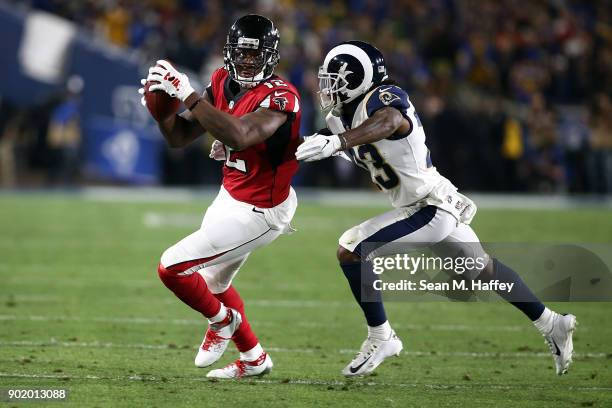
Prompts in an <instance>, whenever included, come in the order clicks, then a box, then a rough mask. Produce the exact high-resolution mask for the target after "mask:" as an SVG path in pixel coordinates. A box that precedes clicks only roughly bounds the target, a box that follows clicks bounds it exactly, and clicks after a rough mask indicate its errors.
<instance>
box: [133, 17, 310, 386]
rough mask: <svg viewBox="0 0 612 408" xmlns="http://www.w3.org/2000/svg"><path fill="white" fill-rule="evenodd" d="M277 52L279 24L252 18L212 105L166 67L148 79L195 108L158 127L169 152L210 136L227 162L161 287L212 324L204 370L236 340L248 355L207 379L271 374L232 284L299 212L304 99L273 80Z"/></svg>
mask: <svg viewBox="0 0 612 408" xmlns="http://www.w3.org/2000/svg"><path fill="white" fill-rule="evenodd" d="M278 43H279V34H278V30H277V28H276V27H275V26H274V24H273V23H272V21H270V20H269V19H267V18H265V17H262V16H258V15H247V16H244V17H241V18H239V19H238V20H237V21H236V22H235V23H234V24H233V25H232V27H231V28H230V30H229V34H228V36H227V44H226V46H225V48H224V50H223V53H224V63H225V66H224V67H223V68H219V69H218V70H216V71H215V72H214V73H213V75H212V78H211V82H210V85H209V86H208V87H207V89H206V92H204V94H203V95H199V94H198V93H196V92H195V91H194V90H193V88H192V87H191V85H190V84H189V80H188V78H187V76H186V75H185V74H183V73H181V72H179V71H177V70H176V69H175V68H174V67H173V66H172V65H171V64H170V63H168V62H167V61H164V60H160V61H157V65H156V66H154V67H151V68H150V69H149V75H148V77H147V80H148V81H156V82H158V83H157V84H155V85H152V86H151V87H150V90H151V91H155V90H157V91H164V92H167V93H168V94H169V95H170V96H173V97H177V98H179V99H180V100H181V101H182V102H183V104H184V105H185V107H186V108H187V109H186V110H185V111H184V112H182V113H180V114H178V115H174V116H172V117H170V118H168V119H166V120H164V121H162V122H159V128H160V130H161V132H162V134H163V135H164V137H165V138H166V140H167V141H168V143H169V145H170V146H172V147H182V146H185V145H187V144H189V143H190V142H192V141H193V140H195V139H196V138H198V137H199V136H201V135H202V134H204V133H205V132H206V131H208V132H209V133H210V134H211V135H212V136H213V137H214V138H215V139H216V140H215V142H214V144H213V147H212V150H211V154H210V157H212V158H214V159H217V160H224V161H225V164H224V166H223V185H222V186H221V190H220V192H219V194H218V195H217V197H216V198H215V200H214V201H213V203H212V204H211V205H210V207H208V209H207V210H206V213H205V215H204V219H203V221H202V225H201V227H200V229H199V230H197V231H195V232H194V233H192V234H191V235H189V236H187V237H185V238H184V239H182V240H181V241H179V242H178V243H176V244H175V245H173V246H171V247H170V248H168V249H167V250H166V251H165V252H164V253H163V255H162V256H161V261H160V264H159V268H158V274H159V277H160V279H161V280H162V282H163V283H164V284H165V285H166V286H167V287H168V288H169V289H170V290H171V291H172V292H174V294H175V295H176V296H177V297H178V298H179V299H181V300H182V301H183V302H184V303H186V304H187V305H189V306H190V307H192V308H193V309H195V310H197V311H198V312H200V313H202V314H203V315H204V317H206V318H207V319H208V322H209V326H208V330H207V331H206V335H205V337H204V340H203V342H202V345H201V346H200V348H199V350H198V354H197V356H196V358H195V364H196V366H198V367H206V366H209V365H211V364H213V363H215V362H216V361H217V360H219V358H221V356H222V355H223V352H224V351H225V349H226V348H227V346H228V344H229V342H230V340H233V341H234V342H235V344H236V347H237V348H238V350H239V351H240V357H239V359H238V360H236V361H235V362H234V363H232V364H229V365H228V366H226V367H223V368H221V369H217V370H212V371H210V372H209V373H208V374H207V376H208V377H215V378H240V377H245V376H253V375H261V374H265V373H267V372H269V371H270V369H271V368H272V360H271V359H270V356H269V355H268V354H267V353H266V352H265V351H264V350H263V348H262V347H261V345H260V344H259V342H258V340H257V337H256V336H255V334H254V333H253V331H252V330H251V327H250V326H249V323H248V321H247V318H246V315H245V313H244V304H243V301H242V299H241V298H240V295H239V294H238V292H237V291H236V289H235V288H234V287H233V286H232V279H233V278H234V276H235V275H236V273H237V272H238V270H239V268H240V267H241V266H242V265H243V264H244V262H245V261H246V258H247V257H248V256H249V254H250V252H251V251H253V250H254V249H256V248H259V247H262V246H264V245H267V244H269V243H270V242H272V241H273V240H274V239H276V238H277V237H278V236H279V235H281V234H283V233H289V232H291V230H292V229H291V225H290V221H291V219H292V217H293V214H294V213H295V209H296V207H297V199H296V195H295V192H294V191H293V189H292V188H291V185H290V183H291V177H292V176H293V175H294V174H295V172H296V171H297V168H298V163H297V161H296V159H295V150H296V148H297V145H298V144H299V133H298V132H299V127H300V116H301V112H300V103H299V100H300V99H299V94H298V92H297V90H296V89H295V87H294V86H293V85H291V84H290V83H288V82H287V81H285V80H284V79H282V78H280V77H278V76H276V75H274V68H275V67H276V65H277V64H278V61H279V54H278ZM143 81H144V82H143V84H144V83H145V82H146V80H143ZM140 93H144V90H142V89H141V90H140Z"/></svg>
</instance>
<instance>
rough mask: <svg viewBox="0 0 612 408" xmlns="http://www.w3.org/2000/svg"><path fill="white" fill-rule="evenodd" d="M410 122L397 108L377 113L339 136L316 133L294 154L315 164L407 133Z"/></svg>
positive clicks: (385, 109) (299, 158) (380, 110)
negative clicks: (353, 149)
mask: <svg viewBox="0 0 612 408" xmlns="http://www.w3.org/2000/svg"><path fill="white" fill-rule="evenodd" d="M410 127H411V125H410V122H409V121H408V120H406V119H405V118H404V117H403V116H402V114H401V112H400V111H399V110H397V109H395V108H391V107H388V108H383V109H379V110H377V111H376V112H375V113H374V114H373V115H372V116H371V117H369V118H368V119H367V120H366V121H364V122H363V123H362V124H361V125H359V126H357V127H356V128H354V129H350V130H348V131H346V132H344V133H341V134H338V135H331V136H324V135H321V134H315V135H313V136H312V137H308V138H306V140H305V141H304V143H302V144H301V145H300V146H298V149H297V152H296V154H295V156H296V158H297V159H298V160H304V161H316V160H321V159H325V158H327V157H330V156H332V155H333V154H335V153H337V152H339V151H343V150H347V149H350V148H351V147H354V146H359V145H362V144H367V143H374V142H376V141H378V140H382V139H386V138H388V137H389V136H391V135H393V134H395V133H401V134H408V133H409V132H410V130H411V129H410Z"/></svg>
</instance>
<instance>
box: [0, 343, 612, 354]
mask: <svg viewBox="0 0 612 408" xmlns="http://www.w3.org/2000/svg"><path fill="white" fill-rule="evenodd" d="M0 346H4V347H60V348H61V347H64V348H72V347H83V348H117V349H122V348H128V349H142V350H173V349H181V348H182V349H184V348H185V347H184V346H177V345H169V344H142V343H112V342H99V341H94V342H78V341H57V340H55V339H50V340H49V341H46V342H45V341H28V340H22V341H0ZM197 347H198V345H197V344H196V345H192V346H189V347H188V348H189V349H197ZM266 350H268V351H270V352H275V353H296V354H317V353H325V352H332V353H336V354H355V353H357V350H354V349H336V350H326V349H314V348H285V347H266ZM402 354H405V355H407V356H412V357H470V358H494V357H498V358H543V357H546V358H549V357H550V353H547V352H529V351H521V352H470V351H439V352H437V351H416V350H407V351H403V352H402ZM574 356H575V357H576V358H593V359H606V358H609V356H608V354H606V353H574Z"/></svg>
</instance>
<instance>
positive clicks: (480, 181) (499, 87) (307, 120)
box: [0, 0, 612, 193]
mask: <svg viewBox="0 0 612 408" xmlns="http://www.w3.org/2000/svg"><path fill="white" fill-rule="evenodd" d="M12 1H13V2H15V3H20V4H23V3H24V1H23V0H22V1H17V0H12ZM25 3H28V6H29V7H31V8H36V9H42V10H46V11H49V12H52V13H55V14H58V15H60V16H63V17H65V18H67V19H70V20H72V21H75V22H77V23H78V24H79V25H80V26H82V27H83V28H84V29H85V30H87V31H89V32H90V33H92V34H93V35H95V36H98V37H100V38H103V39H104V40H105V41H108V42H109V43H111V44H114V45H115V46H117V47H121V48H125V49H129V50H134V52H137V53H139V54H140V55H142V58H143V61H146V62H151V61H155V60H156V59H158V58H160V57H166V58H169V59H170V60H172V61H174V62H176V63H177V64H179V65H180V66H182V67H185V68H188V69H190V70H191V71H193V72H196V73H198V74H199V75H200V77H201V78H202V82H204V83H205V82H207V79H206V77H207V76H208V75H210V72H212V70H213V69H214V68H216V67H218V66H220V65H222V58H221V49H222V47H223V45H224V43H225V34H226V32H227V29H228V28H229V26H230V25H231V22H232V21H233V20H234V19H235V18H236V17H238V16H239V15H241V14H245V13H247V12H256V13H259V14H263V15H266V16H268V17H270V18H271V19H272V20H273V21H275V23H276V24H277V25H278V26H279V29H280V33H281V65H280V66H279V69H278V73H279V74H281V75H283V76H285V77H287V78H288V79H290V80H291V81H292V82H293V83H294V84H295V85H297V87H298V88H299V89H300V90H301V92H302V98H303V103H302V105H303V107H304V117H303V120H304V123H303V125H302V131H303V134H310V133H312V132H314V131H315V130H316V129H319V128H321V127H323V120H322V117H321V115H320V113H319V112H318V100H317V97H316V91H317V88H318V82H317V78H316V72H317V68H318V66H319V64H320V63H321V61H322V59H323V57H324V55H325V53H326V52H327V50H329V49H330V48H331V47H332V46H333V45H335V44H337V43H339V42H341V41H345V40H350V39H361V40H365V41H369V42H371V43H373V44H374V45H376V46H377V47H379V48H380V49H381V50H382V51H383V53H384V55H385V57H386V60H387V64H388V67H389V72H390V73H391V76H392V78H393V79H395V80H396V81H398V82H399V83H400V84H401V85H402V86H404V87H405V88H406V90H407V91H408V93H409V95H410V98H411V100H412V101H413V103H414V104H415V106H416V107H417V110H418V111H419V114H420V116H421V119H422V122H423V124H424V126H425V130H426V133H427V136H428V145H429V147H430V149H431V151H432V158H433V161H434V164H435V165H436V166H437V167H438V169H439V170H441V171H442V172H443V174H445V175H447V176H448V177H449V178H451V179H452V180H453V181H454V182H455V183H456V184H457V185H458V186H459V187H460V188H462V189H467V190H480V191H539V192H565V191H570V192H597V193H605V192H608V193H610V192H612V102H611V95H612V2H611V1H609V0H599V1H579V0H549V1H544V0H541V1H529V0H523V1H519V0H431V1H424V0H422V1H420V0H397V1H380V0H348V1H339V0H300V1H297V0H260V1H257V2H249V1H239V0H123V1H122V0H104V1H101V0H27V1H25ZM74 113H75V112H74V110H72V109H71V108H70V107H64V110H63V111H62V112H55V115H56V116H58V115H59V116H62V117H66V116H69V117H71V115H73V117H75V118H76V117H77V116H76V115H74ZM52 116H53V115H52ZM18 119H21V121H19V120H18ZM23 119H24V118H19V117H17V118H16V117H15V115H6V114H5V115H3V117H2V118H1V119H0V126H2V133H1V134H2V138H1V139H0V162H1V161H5V160H6V158H8V157H9V156H10V154H9V153H7V146H9V147H10V145H9V144H8V143H7V140H10V138H13V140H14V138H15V137H16V136H15V132H16V128H15V127H16V126H17V128H19V126H22V127H23V126H27V125H28V123H29V124H32V123H38V125H39V126H42V125H43V124H44V120H45V118H44V115H43V117H42V118H38V119H36V118H34V120H32V119H28V120H23ZM37 120H38V121H39V122H40V123H39V122H37ZM46 128H48V129H50V132H52V126H48V125H46ZM74 131H75V132H78V130H76V129H75V130H74ZM73 139H74V140H78V136H75V137H74V138H73ZM73 139H70V140H73ZM48 140H51V141H52V140H53V137H48ZM49 143H50V145H49V146H48V147H49V148H50V149H51V150H53V143H52V142H49ZM207 143H209V142H208V141H201V142H198V143H196V144H194V146H192V147H190V151H191V152H192V154H189V152H187V153H181V154H180V155H178V156H177V154H176V153H173V152H169V151H166V168H167V169H168V171H167V172H166V173H167V174H166V177H165V181H166V182H167V183H175V184H183V183H186V182H189V181H190V180H192V179H193V178H191V179H188V178H185V177H184V176H182V175H181V174H180V172H179V173H177V174H172V173H173V172H172V171H171V170H172V169H173V167H174V166H178V165H179V162H180V165H182V166H186V168H194V169H200V170H197V171H209V169H210V168H209V167H208V168H206V169H204V170H203V169H202V167H201V166H198V165H197V164H196V163H197V162H201V159H202V155H203V154H205V150H206V149H207V146H206V144H207ZM26 149H27V146H26ZM77 150H78V149H77ZM74 152H75V149H72V153H71V154H72V156H70V157H74V156H75V153H74ZM74 160H78V159H74ZM74 160H73V161H72V162H70V163H71V164H70V167H69V168H68V169H65V168H64V167H66V161H65V160H64V159H62V156H61V154H60V156H59V157H58V158H57V159H56V160H50V161H49V162H48V164H49V166H51V167H52V168H54V170H53V172H51V174H60V175H62V174H64V173H65V172H68V174H74V172H75V171H77V170H76V169H78V165H75V164H74ZM187 161H193V165H190V164H189V163H185V162H187ZM5 162H6V161H5ZM58 166H59V169H58V168H56V167H58ZM207 169H208V170H207ZM0 171H1V170H0ZM62 177H63V178H62V179H63V180H72V178H71V177H70V176H67V175H64V176H62ZM297 181H298V183H300V184H305V185H317V186H332V187H335V186H350V187H355V186H361V185H366V184H367V183H368V182H367V175H365V174H363V173H362V172H361V171H359V170H356V169H355V168H354V166H351V165H350V164H349V163H345V162H343V161H342V160H329V161H325V162H321V163H316V164H312V165H307V166H303V168H302V170H301V171H300V175H299V179H298V180H297Z"/></svg>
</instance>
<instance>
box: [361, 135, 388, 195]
mask: <svg viewBox="0 0 612 408" xmlns="http://www.w3.org/2000/svg"><path fill="white" fill-rule="evenodd" d="M355 160H357V161H358V162H360V163H361V164H362V165H364V166H366V167H368V168H369V167H370V166H372V167H374V170H375V171H374V172H373V176H374V177H373V180H374V182H375V183H376V185H377V186H378V187H379V188H380V189H381V190H391V189H392V188H395V187H397V185H398V184H399V177H398V176H397V173H396V172H395V170H393V168H392V167H391V166H389V164H388V163H387V162H385V159H383V157H382V156H381V155H380V153H379V152H378V149H376V147H374V146H373V145H371V144H364V145H361V146H359V147H358V148H357V155H356V156H355Z"/></svg>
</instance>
